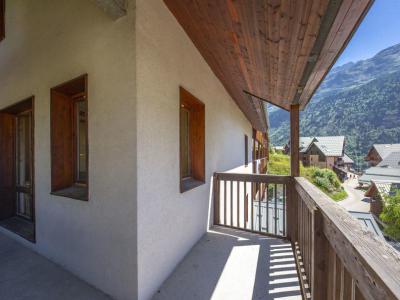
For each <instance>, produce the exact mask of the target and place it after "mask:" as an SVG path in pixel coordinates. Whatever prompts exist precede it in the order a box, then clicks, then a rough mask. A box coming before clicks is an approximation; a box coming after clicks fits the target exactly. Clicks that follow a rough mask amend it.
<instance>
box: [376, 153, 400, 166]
mask: <svg viewBox="0 0 400 300" xmlns="http://www.w3.org/2000/svg"><path fill="white" fill-rule="evenodd" d="M377 166H378V167H384V168H400V151H397V152H392V153H389V154H388V155H387V156H386V157H385V158H384V159H383V160H382V161H381V162H380V163H379V164H378V165H377Z"/></svg>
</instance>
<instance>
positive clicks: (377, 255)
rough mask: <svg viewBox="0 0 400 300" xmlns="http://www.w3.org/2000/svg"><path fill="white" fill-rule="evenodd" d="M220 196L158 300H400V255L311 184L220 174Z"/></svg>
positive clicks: (216, 196) (216, 182)
mask: <svg viewBox="0 0 400 300" xmlns="http://www.w3.org/2000/svg"><path fill="white" fill-rule="evenodd" d="M213 194H214V197H213V208H214V209H213V210H214V216H213V220H214V226H213V227H212V228H211V230H209V231H208V233H207V234H206V235H205V236H204V237H203V238H202V239H201V240H200V242H199V243H198V244H197V245H196V246H195V247H194V248H193V249H192V250H191V252H190V253H189V254H188V255H187V256H186V258H185V259H184V260H183V262H182V263H181V264H180V265H179V266H178V267H177V269H176V270H175V272H174V273H173V274H172V275H171V276H170V277H169V279H167V280H166V282H165V283H164V284H163V285H162V287H161V288H160V289H159V291H158V293H157V294H156V295H155V297H154V298H155V299H371V300H372V299H400V281H399V280H398V278H399V274H400V256H399V254H398V253H397V252H396V251H395V250H394V249H393V248H392V247H391V246H390V245H389V244H387V243H386V242H385V241H383V240H382V239H379V238H377V237H375V236H374V235H373V234H372V233H371V232H369V231H368V229H367V228H366V227H363V226H362V225H361V223H359V222H358V221H357V220H356V219H354V218H353V217H352V216H351V215H350V214H349V213H348V212H347V211H346V210H344V209H343V208H342V207H340V206H339V205H338V204H337V203H335V202H333V201H332V200H331V199H329V198H328V197H327V196H326V195H325V194H324V193H322V192H321V191H319V190H318V189H317V188H316V187H314V185H312V184H311V183H310V182H308V181H307V180H306V179H304V178H302V177H290V176H268V175H262V174H240V173H216V174H215V175H214V187H213ZM267 208H268V209H267Z"/></svg>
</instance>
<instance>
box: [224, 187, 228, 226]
mask: <svg viewBox="0 0 400 300" xmlns="http://www.w3.org/2000/svg"><path fill="white" fill-rule="evenodd" d="M224 225H228V224H227V221H226V180H224Z"/></svg>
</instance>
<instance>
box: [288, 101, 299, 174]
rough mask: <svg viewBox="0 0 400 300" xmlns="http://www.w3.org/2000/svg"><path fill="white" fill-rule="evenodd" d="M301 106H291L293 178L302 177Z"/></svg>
mask: <svg viewBox="0 0 400 300" xmlns="http://www.w3.org/2000/svg"><path fill="white" fill-rule="evenodd" d="M299 119H300V116H299V104H293V105H291V106H290V175H291V176H293V177H298V176H300V165H299V140H300V138H299V135H300V128H299V127H300V122H299Z"/></svg>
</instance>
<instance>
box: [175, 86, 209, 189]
mask: <svg viewBox="0 0 400 300" xmlns="http://www.w3.org/2000/svg"><path fill="white" fill-rule="evenodd" d="M204 182H205V107H204V103H202V102H201V101H200V100H198V99H197V98H196V97H194V96H193V95H192V94H190V93H189V92H188V91H186V90H185V89H184V88H182V87H181V88H180V190H181V193H183V192H186V191H188V190H190V189H193V188H195V187H197V186H199V185H201V184H204Z"/></svg>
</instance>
